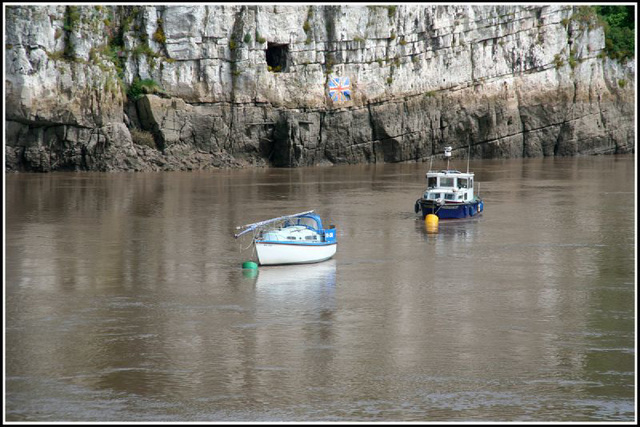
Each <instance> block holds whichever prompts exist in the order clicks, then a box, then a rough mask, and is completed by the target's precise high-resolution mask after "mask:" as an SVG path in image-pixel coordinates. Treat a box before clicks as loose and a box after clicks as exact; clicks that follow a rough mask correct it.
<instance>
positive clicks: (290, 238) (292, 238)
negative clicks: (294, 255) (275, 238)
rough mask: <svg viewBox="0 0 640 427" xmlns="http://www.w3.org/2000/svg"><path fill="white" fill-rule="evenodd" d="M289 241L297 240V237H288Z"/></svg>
mask: <svg viewBox="0 0 640 427" xmlns="http://www.w3.org/2000/svg"><path fill="white" fill-rule="evenodd" d="M287 239H289V240H296V238H295V237H293V236H287Z"/></svg>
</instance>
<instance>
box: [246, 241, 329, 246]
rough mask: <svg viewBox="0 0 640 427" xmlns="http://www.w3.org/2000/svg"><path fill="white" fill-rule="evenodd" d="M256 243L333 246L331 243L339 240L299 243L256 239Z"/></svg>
mask: <svg viewBox="0 0 640 427" xmlns="http://www.w3.org/2000/svg"><path fill="white" fill-rule="evenodd" d="M256 243H265V244H268V245H292V246H331V245H335V244H337V242H318V243H313V242H305V243H298V242H283V241H281V240H256Z"/></svg>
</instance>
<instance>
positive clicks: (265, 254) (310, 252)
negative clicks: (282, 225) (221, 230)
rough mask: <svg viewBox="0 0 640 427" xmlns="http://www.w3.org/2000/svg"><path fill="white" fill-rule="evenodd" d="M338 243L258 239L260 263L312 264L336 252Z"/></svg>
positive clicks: (257, 249)
mask: <svg viewBox="0 0 640 427" xmlns="http://www.w3.org/2000/svg"><path fill="white" fill-rule="evenodd" d="M336 249H337V243H335V242H333V243H313V244H306V243H286V242H260V241H256V253H257V255H258V264H260V265H280V264H310V263H315V262H322V261H326V260H328V259H329V258H331V257H333V256H334V255H335V253H336Z"/></svg>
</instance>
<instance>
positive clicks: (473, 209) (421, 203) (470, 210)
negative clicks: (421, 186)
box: [416, 199, 484, 219]
mask: <svg viewBox="0 0 640 427" xmlns="http://www.w3.org/2000/svg"><path fill="white" fill-rule="evenodd" d="M483 210H484V202H483V201H482V199H475V200H473V201H471V202H468V203H455V204H454V203H451V204H449V203H445V204H443V205H439V204H437V203H436V201H435V200H425V199H418V200H417V201H416V213H417V212H421V213H422V218H425V217H426V216H427V215H429V214H433V215H436V216H437V217H438V218H439V219H463V218H470V217H474V216H476V215H478V214H480V213H481V212H482V211H483Z"/></svg>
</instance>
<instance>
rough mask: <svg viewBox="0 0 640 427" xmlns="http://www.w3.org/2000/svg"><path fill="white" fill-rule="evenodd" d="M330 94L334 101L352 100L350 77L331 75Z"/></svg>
mask: <svg viewBox="0 0 640 427" xmlns="http://www.w3.org/2000/svg"><path fill="white" fill-rule="evenodd" d="M329 96H330V97H331V100H332V101H333V102H343V101H349V100H351V87H350V81H349V77H333V76H332V77H329Z"/></svg>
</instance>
